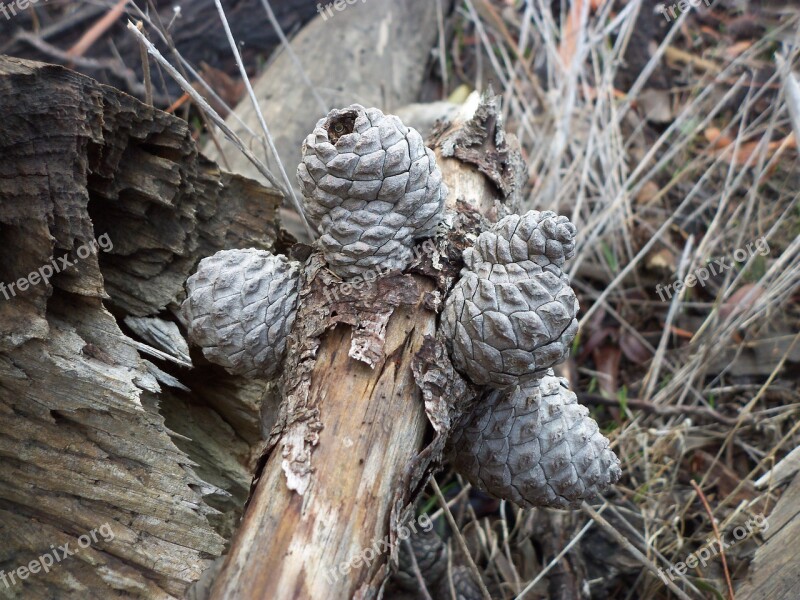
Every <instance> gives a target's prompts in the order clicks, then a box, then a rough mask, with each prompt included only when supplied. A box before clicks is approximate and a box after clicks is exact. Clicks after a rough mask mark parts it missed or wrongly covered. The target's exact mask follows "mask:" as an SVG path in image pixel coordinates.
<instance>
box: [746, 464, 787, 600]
mask: <svg viewBox="0 0 800 600" xmlns="http://www.w3.org/2000/svg"><path fill="white" fill-rule="evenodd" d="M764 537H765V538H766V543H765V544H764V545H763V546H761V547H760V548H759V549H758V550H756V556H755V558H754V559H753V562H752V563H751V564H750V570H749V574H748V577H747V580H746V581H745V582H744V584H743V585H742V586H741V587H740V588H739V589H738V590H737V591H736V598H737V600H760V599H761V598H769V599H770V600H794V599H795V598H797V596H798V590H800V571H798V569H797V560H798V555H797V554H798V545H797V540H798V538H800V477H797V476H795V478H794V480H793V481H792V483H791V484H790V485H789V486H788V488H787V489H786V490H785V491H784V493H783V495H782V496H781V499H780V500H779V501H778V504H777V505H776V506H775V510H773V511H772V514H770V515H769V528H768V529H766V531H764Z"/></svg>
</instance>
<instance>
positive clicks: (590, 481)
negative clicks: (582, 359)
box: [449, 370, 622, 508]
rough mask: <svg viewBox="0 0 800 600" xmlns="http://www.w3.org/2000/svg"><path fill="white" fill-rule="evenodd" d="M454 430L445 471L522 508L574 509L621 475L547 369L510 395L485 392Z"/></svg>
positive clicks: (585, 415)
mask: <svg viewBox="0 0 800 600" xmlns="http://www.w3.org/2000/svg"><path fill="white" fill-rule="evenodd" d="M466 421H467V423H466V424H465V426H463V427H456V428H454V436H453V437H452V439H451V440H450V441H449V444H450V454H451V456H452V457H453V466H454V467H455V469H456V470H457V471H458V472H460V473H461V474H462V475H464V477H466V478H467V479H468V480H469V481H470V482H471V483H472V484H473V485H475V486H477V487H479V488H480V489H483V490H485V491H487V492H489V493H490V494H492V495H494V496H497V497H498V498H502V499H505V500H510V501H512V502H515V503H516V504H518V505H520V506H524V507H531V506H551V507H556V508H577V507H578V506H579V505H580V503H581V501H582V500H586V499H590V498H592V497H594V496H595V495H596V494H598V493H599V492H600V491H601V490H602V489H604V488H605V487H606V486H608V485H611V484H613V483H616V482H617V481H618V480H619V478H620V476H621V474H622V472H621V470H620V467H619V459H617V457H616V455H615V454H614V452H613V451H612V450H611V449H610V448H609V442H608V439H606V438H605V436H603V434H602V433H600V431H599V429H598V427H597V423H596V422H595V421H594V419H592V418H591V417H590V416H589V410H588V409H587V408H586V407H585V406H583V405H581V404H578V402H577V398H576V396H575V394H574V393H572V392H570V391H569V390H568V389H567V388H566V380H564V379H560V378H558V377H555V376H553V372H552V370H551V371H549V372H548V373H547V374H546V375H545V376H544V377H542V378H541V380H539V381H537V382H534V383H533V384H529V385H527V386H525V387H516V388H513V389H511V390H504V391H501V390H492V391H491V392H490V393H489V394H488V396H487V398H486V399H485V401H484V402H482V403H481V404H479V405H478V406H477V407H476V409H475V411H474V412H473V413H472V414H471V415H469V416H468V417H467V418H466Z"/></svg>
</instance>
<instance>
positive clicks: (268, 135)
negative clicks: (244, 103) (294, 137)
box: [214, 0, 317, 240]
mask: <svg viewBox="0 0 800 600" xmlns="http://www.w3.org/2000/svg"><path fill="white" fill-rule="evenodd" d="M214 4H215V5H216V6H217V12H218V13H219V18H220V20H221V21H222V26H223V28H224V29H225V35H226V36H227V37H228V43H229V44H230V47H231V51H232V52H233V55H234V57H236V64H237V65H238V66H239V73H240V74H241V76H242V81H243V82H244V85H245V87H246V88H247V94H248V95H249V96H250V101H251V102H252V103H253V109H254V110H255V113H256V116H257V117H258V122H259V124H260V125H261V129H262V130H263V131H264V136H265V137H266V138H267V144H269V150H270V152H271V153H272V156H274V157H275V162H276V163H278V170H279V171H280V173H281V177H283V181H284V183H285V184H286V197H287V198H289V199H290V200H291V202H292V204H293V205H294V208H295V210H296V211H297V213H298V214H299V215H300V219H301V220H302V221H303V225H304V226H305V228H306V233H308V236H309V238H310V239H312V240H315V239H317V234H316V232H315V231H314V228H313V227H311V225H310V224H309V222H308V220H307V219H306V214H305V211H304V210H303V207H302V205H301V204H300V201H299V200H298V199H297V195H296V194H295V193H294V186H293V185H292V182H291V181H290V180H289V176H288V175H287V174H286V169H284V167H283V161H282V160H281V157H280V155H279V154H278V149H277V148H276V147H275V140H273V139H272V134H271V133H270V132H269V127H267V122H266V121H265V120H264V114H263V113H262V112H261V107H260V106H259V105H258V98H256V93H255V92H254V91H253V86H252V85H250V78H249V77H248V76H247V71H246V70H245V68H244V61H243V60H242V55H241V54H240V53H239V48H237V47H236V40H235V39H234V37H233V33H232V32H231V28H230V25H229V24H228V18H227V17H226V16H225V9H224V8H222V2H221V1H220V0H214Z"/></svg>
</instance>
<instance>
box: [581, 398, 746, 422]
mask: <svg viewBox="0 0 800 600" xmlns="http://www.w3.org/2000/svg"><path fill="white" fill-rule="evenodd" d="M578 399H579V400H580V401H581V402H582V403H584V404H594V405H598V406H614V407H619V406H620V402H619V400H617V399H616V398H606V397H605V396H600V395H599V394H583V393H580V392H579V393H578ZM625 404H626V405H627V406H628V407H629V408H635V409H638V410H643V411H645V412H649V413H653V414H656V415H664V416H673V415H694V416H696V417H701V418H703V419H707V420H709V421H718V422H720V423H722V424H724V425H736V424H738V423H741V422H745V423H750V422H752V421H753V416H752V415H740V416H738V417H727V416H725V415H723V414H721V413H719V412H717V411H715V410H713V409H711V408H705V407H704V406H684V405H681V406H672V405H663V406H662V405H659V404H653V403H652V402H648V401H647V400H640V399H639V398H628V399H627V400H626V401H625Z"/></svg>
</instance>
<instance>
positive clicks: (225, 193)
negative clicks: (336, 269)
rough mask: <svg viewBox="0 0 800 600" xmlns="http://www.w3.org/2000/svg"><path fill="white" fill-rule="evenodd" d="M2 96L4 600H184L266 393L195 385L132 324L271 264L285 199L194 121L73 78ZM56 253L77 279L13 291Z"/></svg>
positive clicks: (7, 72)
mask: <svg viewBox="0 0 800 600" xmlns="http://www.w3.org/2000/svg"><path fill="white" fill-rule="evenodd" d="M0 99H1V100H0V102H1V103H0V114H1V115H2V121H3V126H2V128H0V157H2V160H0V240H2V242H3V243H2V246H0V282H3V283H4V284H5V288H2V289H3V290H5V291H0V536H2V538H3V543H2V544H0V571H2V572H3V573H5V576H6V579H5V580H3V579H2V578H0V596H2V597H12V598H17V597H19V598H26V599H37V598H104V599H105V598H123V597H124V598H131V597H132V598H177V597H182V595H183V593H184V590H185V588H186V587H187V585H188V584H189V583H190V582H191V581H193V580H195V579H197V577H198V576H199V575H200V573H201V572H202V571H203V569H205V568H206V567H207V565H208V564H209V563H210V561H211V559H213V558H214V557H216V556H219V555H220V554H221V553H222V552H223V550H224V547H225V543H226V539H227V538H228V537H229V536H230V535H231V531H232V529H233V525H234V523H235V522H236V520H237V519H238V516H239V514H240V510H241V505H242V503H243V501H244V499H245V498H246V496H247V491H248V484H249V480H250V473H251V468H252V467H253V465H254V460H253V451H254V448H255V446H256V444H257V443H258V442H259V440H260V438H261V423H260V410H261V405H262V402H263V401H264V399H265V398H269V386H268V385H267V384H266V383H264V382H244V381H241V380H239V379H236V378H232V377H228V376H226V375H225V373H224V372H223V371H222V370H221V369H215V368H213V367H208V366H207V365H204V368H203V369H202V371H201V372H198V371H194V372H189V371H188V370H187V369H186V368H185V367H182V366H180V364H184V365H185V364H186V357H185V355H184V356H181V353H180V352H177V351H175V350H174V348H173V349H171V348H170V343H168V337H167V338H166V341H164V342H163V343H162V344H161V346H162V347H161V348H159V349H153V348H151V347H150V345H149V344H143V343H141V342H137V341H135V340H134V339H132V338H131V337H129V335H130V336H133V335H134V334H133V333H132V330H131V329H129V328H128V327H127V326H125V325H122V327H121V326H120V324H121V323H122V321H123V319H124V318H125V317H130V316H141V315H155V314H159V315H160V317H161V319H162V320H164V321H172V320H173V318H172V316H171V315H170V310H171V309H172V308H174V307H175V306H176V302H177V301H178V300H180V297H181V295H182V293H183V283H184V281H185V279H186V277H187V276H188V275H189V274H190V273H191V272H192V270H193V269H194V267H195V265H196V263H197V262H198V261H199V259H200V258H201V257H203V256H206V255H208V254H211V253H213V252H215V251H216V250H218V249H220V248H228V247H249V246H257V247H264V248H268V249H269V248H274V247H275V243H276V240H277V238H278V237H279V236H278V227H277V224H276V220H275V219H276V214H277V207H278V205H279V202H280V198H279V197H277V196H276V195H275V194H273V193H271V192H269V191H268V190H265V189H264V188H263V187H261V186H260V185H258V184H255V183H254V182H252V181H248V180H246V179H244V178H242V177H239V176H233V175H229V174H226V173H222V172H221V171H220V170H219V169H218V168H217V167H216V165H215V164H213V163H211V162H209V161H208V160H206V159H204V158H203V157H202V156H200V155H199V154H198V152H197V149H196V148H195V144H194V142H193V140H192V137H191V134H190V131H189V128H188V126H187V124H186V123H185V122H184V121H182V120H180V119H178V118H175V117H173V116H171V115H167V114H165V113H162V112H160V111H157V110H154V109H152V108H151V107H148V106H145V105H143V104H141V103H139V102H138V101H136V100H134V99H133V98H131V97H129V96H127V95H125V94H123V93H120V92H118V91H116V90H113V89H111V88H108V87H105V86H101V85H99V84H97V83H96V82H94V81H92V80H91V79H89V78H87V77H83V76H80V75H77V74H75V73H72V72H70V71H68V70H66V69H63V68H61V67H54V66H49V65H43V64H40V63H33V62H29V61H23V60H17V59H12V58H8V57H0ZM104 235H107V237H106V238H104V239H106V240H107V241H108V242H109V244H110V245H111V246H112V247H110V248H109V251H108V252H105V251H104V250H105V249H106V246H103V247H99V246H94V247H93V249H92V251H91V252H90V253H89V254H88V255H86V256H82V255H81V254H82V253H83V251H82V250H81V249H82V248H84V247H85V246H86V247H87V248H89V247H91V246H90V245H91V244H92V242H93V241H94V240H98V238H101V237H102V236H104ZM87 245H88V246H87ZM59 257H65V259H66V260H68V261H70V262H73V263H74V266H72V267H70V268H66V269H64V270H63V271H62V272H59V273H57V274H54V275H53V277H52V278H50V279H49V281H38V282H37V283H36V284H30V285H29V286H28V285H25V284H23V286H19V285H17V287H15V288H14V292H15V293H13V294H11V293H10V292H9V285H10V283H11V282H15V284H16V282H18V281H19V280H20V278H26V277H28V275H29V274H30V273H35V272H37V271H38V270H39V269H40V268H42V267H43V266H45V265H49V264H52V262H51V261H53V260H56V261H57V262H56V264H60V261H58V260H57V259H58V258H59ZM23 287H26V288H27V289H22V288H23ZM4 294H8V299H6V298H5V297H4ZM159 329H160V330H161V329H164V328H159ZM168 329H169V331H171V332H172V334H174V332H175V329H174V326H173V327H171V328H168ZM126 333H127V334H128V335H126ZM150 343H156V342H154V341H153V340H152V339H151V341H150ZM140 352H141V354H140ZM171 354H172V355H174V356H170V355H171ZM195 362H196V363H198V364H199V360H198V358H197V357H195ZM106 523H107V524H108V528H109V529H106V530H105V531H109V530H110V531H111V532H112V533H113V537H112V536H110V535H106V536H98V534H97V530H98V528H100V527H102V526H103V525H105V524H106ZM93 529H94V530H95V532H96V533H95V537H96V538H97V539H96V540H93V541H92V543H91V544H90V545H89V547H87V548H80V547H79V540H80V536H81V535H84V534H88V533H89V532H90V531H91V530H93ZM106 538H108V539H106ZM64 544H69V548H71V549H74V550H77V552H76V554H75V555H74V556H68V557H65V558H64V560H63V561H60V560H59V561H55V563H56V564H55V565H54V566H53V567H52V568H51V569H50V570H49V572H47V573H44V572H41V571H40V572H39V573H36V574H33V573H28V574H27V575H26V577H25V579H22V577H21V576H19V575H16V576H15V580H14V581H10V580H9V574H10V573H12V572H16V571H17V569H18V567H23V566H26V565H29V564H30V562H31V561H32V560H35V559H37V558H38V557H40V556H42V555H45V554H48V553H52V552H53V546H62V545H64ZM23 573H24V572H23Z"/></svg>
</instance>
